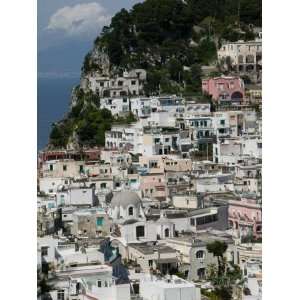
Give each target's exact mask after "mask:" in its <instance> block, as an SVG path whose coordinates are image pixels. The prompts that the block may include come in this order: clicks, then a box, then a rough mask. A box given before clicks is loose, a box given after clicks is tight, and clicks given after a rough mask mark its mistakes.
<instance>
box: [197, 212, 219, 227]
mask: <svg viewBox="0 0 300 300" xmlns="http://www.w3.org/2000/svg"><path fill="white" fill-rule="evenodd" d="M196 220H197V221H196V223H197V225H203V224H207V223H212V222H216V221H218V214H213V215H208V216H204V217H200V218H197V219H196Z"/></svg>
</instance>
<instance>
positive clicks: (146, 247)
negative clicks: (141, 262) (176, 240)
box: [129, 243, 176, 255]
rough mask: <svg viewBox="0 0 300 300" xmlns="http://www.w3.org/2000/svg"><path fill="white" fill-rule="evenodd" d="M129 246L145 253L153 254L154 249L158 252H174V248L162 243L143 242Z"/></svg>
mask: <svg viewBox="0 0 300 300" xmlns="http://www.w3.org/2000/svg"><path fill="white" fill-rule="evenodd" d="M129 246H130V247H132V248H134V249H136V250H138V251H140V252H141V253H143V254H146V255H147V254H153V253H154V252H156V251H159V253H176V250H175V249H173V248H171V247H169V246H166V245H163V244H157V245H153V244H150V243H144V244H130V245H129Z"/></svg>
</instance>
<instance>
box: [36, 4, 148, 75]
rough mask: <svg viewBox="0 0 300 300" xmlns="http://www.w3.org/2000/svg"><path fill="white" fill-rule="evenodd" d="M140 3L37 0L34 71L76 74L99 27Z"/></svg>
mask: <svg viewBox="0 0 300 300" xmlns="http://www.w3.org/2000/svg"><path fill="white" fill-rule="evenodd" d="M138 2H142V0H38V36H37V39H38V72H39V73H47V72H50V73H55V74H61V73H71V72H79V71H80V67H81V64H82V60H83V57H84V55H85V54H86V53H87V51H88V50H89V49H90V48H91V47H92V42H93V41H94V39H95V38H96V36H97V35H98V34H99V33H100V32H101V29H102V27H103V25H108V24H109V23H110V19H111V17H112V16H113V15H114V14H115V13H116V12H118V11H119V10H120V9H122V8H126V9H130V8H131V7H132V6H133V5H134V4H136V3H138Z"/></svg>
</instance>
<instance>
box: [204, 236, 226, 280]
mask: <svg viewBox="0 0 300 300" xmlns="http://www.w3.org/2000/svg"><path fill="white" fill-rule="evenodd" d="M227 247H228V246H227V244H226V243H225V242H221V241H214V242H212V243H209V244H207V245H206V248H207V251H208V252H209V253H212V254H213V255H214V256H216V257H217V259H218V275H219V276H220V275H221V274H222V272H223V271H224V264H223V263H222V258H223V254H224V253H225V252H226V250H227Z"/></svg>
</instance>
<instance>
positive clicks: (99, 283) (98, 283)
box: [97, 280, 102, 288]
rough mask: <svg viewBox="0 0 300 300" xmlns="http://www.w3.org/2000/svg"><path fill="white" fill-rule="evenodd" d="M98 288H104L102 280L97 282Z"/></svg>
mask: <svg viewBox="0 0 300 300" xmlns="http://www.w3.org/2000/svg"><path fill="white" fill-rule="evenodd" d="M97 286H98V287H99V288H101V286H102V282H101V280H98V282H97Z"/></svg>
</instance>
